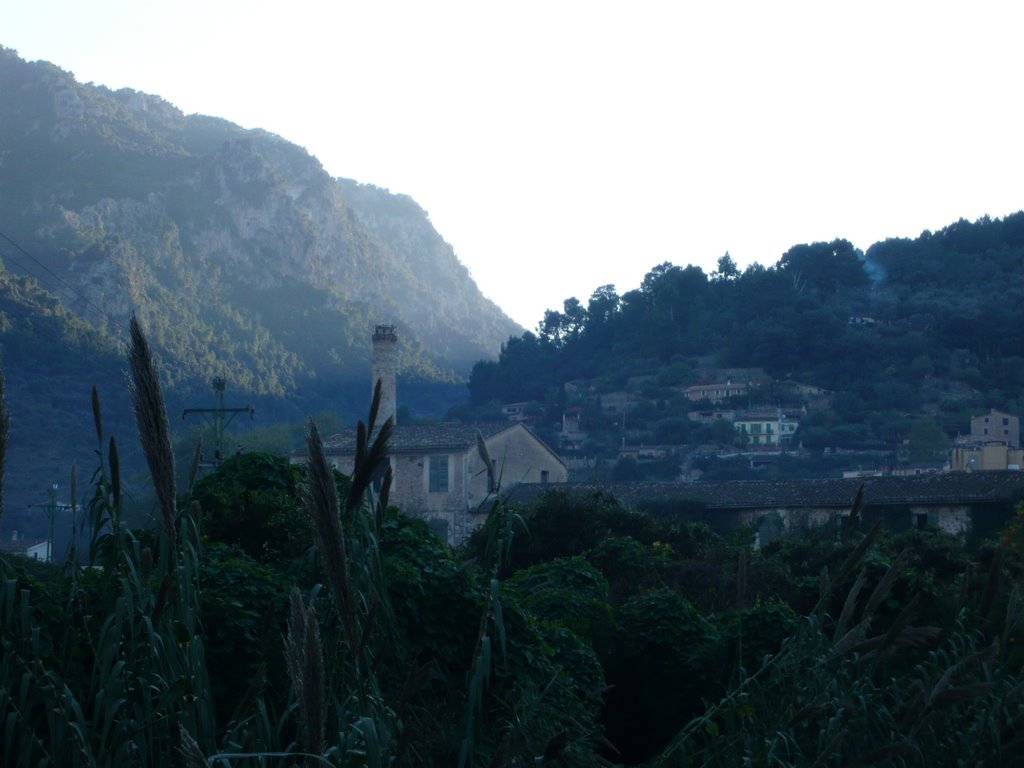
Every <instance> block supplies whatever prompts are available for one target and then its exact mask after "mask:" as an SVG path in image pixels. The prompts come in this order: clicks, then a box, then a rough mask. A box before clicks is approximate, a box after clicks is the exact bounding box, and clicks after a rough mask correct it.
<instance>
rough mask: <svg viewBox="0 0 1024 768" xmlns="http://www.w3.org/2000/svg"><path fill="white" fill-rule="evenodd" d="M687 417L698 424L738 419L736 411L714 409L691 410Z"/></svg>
mask: <svg viewBox="0 0 1024 768" xmlns="http://www.w3.org/2000/svg"><path fill="white" fill-rule="evenodd" d="M686 418H688V419H689V420H690V421H695V422H697V423H698V424H713V423H714V422H716V421H736V411H719V410H714V409H711V410H707V411H690V412H689V413H688V414H686Z"/></svg>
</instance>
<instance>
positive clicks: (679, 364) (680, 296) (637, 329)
mask: <svg viewBox="0 0 1024 768" xmlns="http://www.w3.org/2000/svg"><path fill="white" fill-rule="evenodd" d="M1022 267H1024V213H1018V214H1014V215H1012V216H1008V217H1006V218H1005V219H1002V220H998V219H997V220H991V219H987V218H986V219H982V220H979V221H976V222H973V223H971V222H968V221H964V220H961V221H958V222H956V223H954V224H952V225H950V226H948V227H946V228H944V229H942V230H940V231H938V232H924V233H923V234H921V235H920V236H919V237H917V238H916V239H891V240H886V241H883V242H880V243H876V244H875V245H873V246H871V247H870V248H869V249H868V250H867V251H866V252H860V251H858V250H857V249H855V248H854V247H853V246H852V245H851V244H850V243H849V242H848V241H846V240H835V241H833V242H830V243H813V244H809V245H797V246H794V247H793V248H791V249H790V250H789V251H787V252H786V253H785V254H784V255H783V256H782V258H781V259H779V261H778V262H777V263H775V264H773V265H770V266H763V265H761V264H752V265H750V266H749V267H747V268H746V269H744V270H742V271H741V270H739V269H737V267H736V265H735V263H734V262H733V261H732V259H731V258H730V257H729V256H728V255H726V256H724V257H722V258H721V259H720V260H719V263H718V269H717V270H715V271H714V272H712V273H711V274H706V273H705V272H704V271H703V270H702V269H700V268H699V267H695V266H687V267H679V266H675V265H672V264H668V263H666V264H661V265H658V266H656V267H654V268H653V269H652V270H651V271H650V272H649V273H648V274H647V276H646V278H645V279H644V281H643V283H642V285H640V286H639V287H638V288H636V289H634V290H630V291H628V292H626V293H624V294H622V295H619V294H618V293H617V292H616V291H615V289H614V286H602V287H600V288H598V289H597V290H595V291H594V293H593V295H592V296H591V297H590V298H589V300H588V301H585V302H582V301H579V300H578V299H576V298H570V299H567V300H566V301H565V305H564V307H563V308H562V310H561V311H557V310H549V311H548V312H547V313H545V316H544V318H543V319H542V320H541V322H540V323H539V326H538V329H537V332H536V333H532V332H528V333H525V334H523V335H522V336H519V337H516V338H512V339H510V340H509V341H508V342H507V343H506V345H505V346H504V348H503V349H502V353H501V356H500V358H499V360H498V361H497V362H491V361H482V362H480V363H478V364H477V365H476V366H475V367H474V369H473V374H472V377H471V380H470V392H471V396H472V401H473V403H474V404H475V405H476V406H477V408H478V409H483V410H486V408H487V404H488V403H490V402H494V401H497V402H515V401H528V402H529V401H533V402H534V403H536V404H537V407H538V410H539V411H542V410H543V409H544V407H545V406H548V407H553V410H554V412H555V413H556V414H557V413H559V411H558V408H560V407H564V406H565V405H574V404H575V405H583V406H586V404H587V400H588V398H591V399H592V398H593V396H594V395H597V396H599V395H600V394H601V393H607V392H610V391H615V390H623V389H625V390H628V391H631V392H633V393H635V394H637V395H638V396H642V397H643V399H644V400H645V407H644V408H642V409H641V410H640V412H639V413H638V414H637V416H636V417H635V418H634V422H636V421H637V420H640V421H642V422H643V423H642V424H641V425H640V426H638V427H637V428H636V429H637V430H639V431H638V432H636V433H634V434H632V435H630V436H629V437H633V438H636V439H646V440H647V441H648V442H656V441H658V440H659V434H658V433H657V429H658V425H659V424H660V426H661V427H662V428H663V429H662V432H663V433H664V432H667V431H671V430H669V429H668V427H671V426H673V424H674V426H676V427H677V429H676V433H677V434H675V435H674V437H675V438H677V439H686V437H687V435H686V433H687V431H688V430H691V429H694V430H695V429H696V427H695V425H692V424H688V423H686V421H687V420H686V419H685V416H686V414H687V412H689V411H690V410H691V407H693V403H691V402H690V401H687V400H686V399H685V398H683V397H682V396H681V394H680V391H679V387H683V386H685V385H688V384H693V383H694V382H695V381H697V380H698V379H699V378H700V372H701V371H702V370H708V369H710V370H722V369H728V368H733V369H736V368H745V369H752V368H760V369H763V371H764V372H765V373H766V374H767V375H768V377H769V378H771V379H772V380H773V381H775V382H803V383H806V384H808V385H812V386H814V387H819V388H824V389H826V390H828V391H829V392H831V393H832V398H831V402H830V407H829V408H825V409H821V410H819V411H818V412H815V413H812V414H810V415H809V416H808V417H807V418H805V419H804V420H803V421H802V422H801V426H800V431H799V433H798V434H797V435H796V437H797V439H798V440H799V441H802V442H803V444H804V446H805V447H812V448H818V449H820V448H822V447H824V446H838V447H842V446H848V447H854V448H855V447H863V448H871V447H885V446H892V445H894V444H897V443H900V442H901V441H903V440H905V439H906V438H907V436H908V434H910V433H911V431H912V430H915V429H916V430H917V431H918V432H922V431H924V432H929V431H930V432H933V433H935V434H938V435H939V436H940V437H941V435H942V434H947V435H949V434H955V433H956V431H957V430H960V431H963V430H966V428H967V424H968V421H967V420H968V418H969V415H970V413H972V412H976V411H977V410H978V409H982V410H983V411H985V410H987V409H988V408H990V407H995V408H1000V409H1004V410H1007V411H1009V412H1011V413H1019V412H1020V403H1021V390H1022V387H1024V301H1022V299H1024V269H1022ZM581 381H582V383H583V384H585V385H586V386H587V387H589V389H587V390H581V389H580V388H579V387H575V388H572V390H571V391H570V392H569V393H568V394H567V392H566V390H565V384H566V383H567V382H576V383H577V384H579V383H580V382H581ZM573 392H576V393H577V394H573ZM580 392H584V394H579V393H580ZM783 399H784V396H783V395H781V394H780V392H779V389H778V387H771V386H768V387H764V388H762V389H761V390H758V391H752V392H751V393H750V394H748V395H744V396H743V397H741V398H738V399H737V400H736V402H733V403H732V405H733V406H734V407H749V405H751V404H754V405H758V404H761V405H767V406H776V405H780V404H781V400H783ZM648 406H650V407H648ZM586 415H587V411H586V408H584V416H585V418H586ZM671 419H675V420H676V421H675V422H667V421H666V420H671ZM680 419H681V421H680ZM585 426H587V425H585ZM589 427H590V428H591V429H604V428H606V427H607V425H602V424H600V423H599V418H598V417H597V416H596V415H593V414H592V418H591V423H590V425H589ZM645 427H646V429H645ZM705 432H706V431H705ZM703 436H705V437H706V434H704V435H703ZM617 437H618V436H616V438H617ZM662 437H664V434H663V435H662ZM614 443H615V444H617V443H618V439H615V440H614Z"/></svg>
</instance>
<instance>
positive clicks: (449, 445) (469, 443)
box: [324, 421, 523, 456]
mask: <svg viewBox="0 0 1024 768" xmlns="http://www.w3.org/2000/svg"><path fill="white" fill-rule="evenodd" d="M516 428H519V429H523V427H522V426H521V425H518V424H512V423H510V422H507V421H498V422H484V423H480V424H460V423H456V422H452V423H446V424H399V425H398V426H396V427H395V431H394V432H393V433H392V436H391V441H390V443H389V444H388V451H389V453H393V454H397V453H427V452H429V451H468V450H469V449H470V448H473V447H474V446H476V435H477V432H479V433H480V434H482V435H483V436H484V438H491V437H493V436H494V435H497V434H498V433H499V432H504V431H505V430H506V429H516ZM324 451H325V452H326V453H327V454H328V455H329V456H337V455H342V456H346V455H351V454H354V453H355V452H356V430H355V428H354V427H350V428H348V429H345V430H343V431H341V432H339V433H338V434H336V435H331V436H330V437H328V438H326V439H325V440H324Z"/></svg>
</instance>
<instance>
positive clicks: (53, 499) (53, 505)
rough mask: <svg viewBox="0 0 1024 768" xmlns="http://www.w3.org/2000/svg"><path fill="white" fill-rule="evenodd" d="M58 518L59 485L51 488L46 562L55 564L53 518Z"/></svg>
mask: <svg viewBox="0 0 1024 768" xmlns="http://www.w3.org/2000/svg"><path fill="white" fill-rule="evenodd" d="M56 516H57V484H56V483H54V484H53V485H52V486H51V487H50V532H49V535H48V536H47V538H46V562H48V563H52V562H53V518H55V517H56Z"/></svg>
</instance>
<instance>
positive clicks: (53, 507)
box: [29, 483, 57, 563]
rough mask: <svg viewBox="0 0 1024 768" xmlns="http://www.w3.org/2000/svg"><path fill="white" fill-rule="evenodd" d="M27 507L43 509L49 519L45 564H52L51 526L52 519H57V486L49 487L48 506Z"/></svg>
mask: <svg viewBox="0 0 1024 768" xmlns="http://www.w3.org/2000/svg"><path fill="white" fill-rule="evenodd" d="M29 506H30V507H37V508H40V509H45V510H46V514H47V516H48V517H49V518H50V519H49V521H48V525H47V528H46V562H48V563H51V562H53V525H54V518H56V517H57V484H56V483H54V484H53V485H51V486H50V503H49V504H30V505H29Z"/></svg>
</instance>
